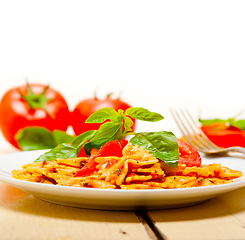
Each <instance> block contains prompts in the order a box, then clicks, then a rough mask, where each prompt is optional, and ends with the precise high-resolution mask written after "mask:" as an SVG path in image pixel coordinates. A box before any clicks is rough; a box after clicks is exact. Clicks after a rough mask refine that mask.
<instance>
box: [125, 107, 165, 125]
mask: <svg viewBox="0 0 245 240" xmlns="http://www.w3.org/2000/svg"><path fill="white" fill-rule="evenodd" d="M124 115H125V116H130V117H132V118H135V119H138V120H142V121H149V122H157V121H160V120H162V119H164V117H163V116H162V115H161V114H159V113H155V112H150V111H149V110H147V109H145V108H142V107H134V108H128V109H127V110H126V111H125V113H124Z"/></svg>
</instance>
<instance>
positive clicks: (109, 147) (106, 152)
mask: <svg viewBox="0 0 245 240" xmlns="http://www.w3.org/2000/svg"><path fill="white" fill-rule="evenodd" d="M127 143H128V141H127V140H125V139H122V142H121V143H120V142H119V141H118V140H112V141H110V142H108V143H106V144H105V145H104V146H102V147H101V148H100V149H99V151H98V152H97V153H96V154H95V155H93V156H91V157H90V158H89V160H88V162H87V164H86V165H85V166H84V167H83V168H82V169H81V170H80V171H79V172H77V174H76V177H83V176H87V175H90V174H92V173H93V172H94V171H98V169H97V168H96V166H97V165H98V163H97V162H95V158H97V157H109V156H116V157H122V150H123V148H124V147H125V146H126V145H127Z"/></svg>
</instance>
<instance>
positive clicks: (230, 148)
mask: <svg viewBox="0 0 245 240" xmlns="http://www.w3.org/2000/svg"><path fill="white" fill-rule="evenodd" d="M226 150H227V152H228V151H234V152H239V153H243V154H245V148H244V147H229V148H226Z"/></svg>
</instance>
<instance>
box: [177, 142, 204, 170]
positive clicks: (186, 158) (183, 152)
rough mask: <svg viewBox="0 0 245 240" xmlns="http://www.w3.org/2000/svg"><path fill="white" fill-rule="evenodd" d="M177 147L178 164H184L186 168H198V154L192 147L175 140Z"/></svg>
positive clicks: (199, 163) (199, 164) (199, 160)
mask: <svg viewBox="0 0 245 240" xmlns="http://www.w3.org/2000/svg"><path fill="white" fill-rule="evenodd" d="M177 141H178V145H179V154H180V157H179V164H185V165H186V166H187V167H194V166H197V167H200V166H201V162H202V159H201V156H200V154H199V152H198V151H197V150H196V149H195V148H194V147H192V146H191V145H190V144H189V143H187V142H184V141H182V140H180V139H177Z"/></svg>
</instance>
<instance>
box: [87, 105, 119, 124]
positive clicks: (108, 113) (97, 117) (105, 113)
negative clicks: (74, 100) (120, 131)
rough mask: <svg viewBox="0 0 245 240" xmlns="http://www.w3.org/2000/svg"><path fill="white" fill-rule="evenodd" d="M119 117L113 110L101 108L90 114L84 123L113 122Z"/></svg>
mask: <svg viewBox="0 0 245 240" xmlns="http://www.w3.org/2000/svg"><path fill="white" fill-rule="evenodd" d="M118 117H119V114H118V113H117V111H116V110H115V109H114V108H109V107H105V108H101V109H99V110H98V111H97V112H95V113H93V114H91V115H90V116H89V117H88V118H87V120H86V121H85V123H102V122H104V121H106V120H107V119H110V120H114V119H117V118H118Z"/></svg>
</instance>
